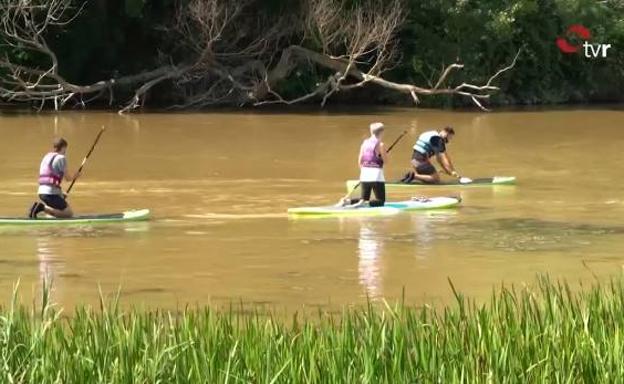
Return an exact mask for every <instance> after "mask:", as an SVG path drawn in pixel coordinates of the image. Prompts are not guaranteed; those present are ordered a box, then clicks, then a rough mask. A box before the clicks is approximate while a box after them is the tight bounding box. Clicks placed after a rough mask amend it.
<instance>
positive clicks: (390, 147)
mask: <svg viewBox="0 0 624 384" xmlns="http://www.w3.org/2000/svg"><path fill="white" fill-rule="evenodd" d="M405 135H407V131H403V133H401V134H400V135H399V137H397V139H396V140H394V142H393V143H392V144H391V145H390V146H389V147H388V149H387V150H386V153H390V151H392V148H394V146H395V145H397V144H398V143H399V141H401V139H402V138H403V136H405ZM360 185H362V182H361V181H359V182H358V183H357V184H355V186H354V187H353V188H351V190H350V191H349V193H347V194H346V195H345V197H344V198H347V197H349V196H351V194H352V193H353V192H355V190H356V189H358V187H359V186H360Z"/></svg>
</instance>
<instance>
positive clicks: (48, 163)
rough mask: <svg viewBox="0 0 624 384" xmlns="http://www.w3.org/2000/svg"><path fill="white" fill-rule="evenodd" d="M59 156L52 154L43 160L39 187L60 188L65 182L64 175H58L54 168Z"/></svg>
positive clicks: (40, 168)
mask: <svg viewBox="0 0 624 384" xmlns="http://www.w3.org/2000/svg"><path fill="white" fill-rule="evenodd" d="M58 155H59V154H58V153H56V152H50V153H48V154H47V155H45V156H44V157H43V160H41V166H40V167H39V185H49V186H51V187H60V186H61V183H62V182H63V176H64V175H63V173H57V172H56V171H55V170H54V168H53V167H52V163H53V162H54V159H56V157H57V156H58Z"/></svg>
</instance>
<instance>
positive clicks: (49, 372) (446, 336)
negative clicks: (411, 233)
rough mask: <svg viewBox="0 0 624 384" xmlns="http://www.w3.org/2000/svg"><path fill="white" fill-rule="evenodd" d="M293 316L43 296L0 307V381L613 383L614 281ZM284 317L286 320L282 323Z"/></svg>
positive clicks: (616, 337)
mask: <svg viewBox="0 0 624 384" xmlns="http://www.w3.org/2000/svg"><path fill="white" fill-rule="evenodd" d="M456 296H457V302H456V304H455V305H453V306H449V307H446V308H444V309H443V310H434V309H430V308H428V307H425V308H421V309H417V308H409V307H404V306H396V307H390V306H386V307H385V308H376V307H368V308H365V309H350V310H347V311H346V312H344V313H343V314H342V315H341V316H335V317H328V316H324V315H322V316H321V317H320V318H313V319H310V318H301V317H299V318H298V317H296V316H295V318H294V319H293V320H292V322H290V321H284V320H278V319H273V318H271V317H270V316H267V315H266V314H264V315H249V314H237V313H234V312H229V313H227V312H225V313H224V312H218V311H213V310H210V309H187V310H185V311H183V312H181V313H168V312H163V311H160V312H142V311H138V310H133V311H130V312H122V311H121V310H120V309H118V307H117V305H115V304H112V305H111V306H108V307H106V306H103V307H102V308H103V309H102V310H101V311H95V310H90V309H84V308H83V309H77V310H76V311H75V312H74V313H72V314H71V315H70V316H66V315H62V314H61V312H59V311H57V310H55V309H54V307H52V306H50V305H49V304H47V295H45V294H44V304H43V305H42V308H40V309H34V310H28V309H25V308H24V307H20V306H18V305H17V304H13V305H12V306H11V307H9V308H4V309H2V310H0V377H1V379H0V380H2V381H3V382H27V383H42V384H43V383H57V382H64V383H147V382H149V383H158V382H160V383H176V382H177V383H187V382H194V383H200V382H201V383H227V382H231V383H300V382H307V383H321V382H322V383H408V382H418V383H421V382H422V383H434V382H442V383H480V382H481V383H486V382H495V383H518V382H522V383H544V382H572V383H576V382H585V383H613V382H621V381H622V380H623V378H624V366H623V365H622V361H623V359H624V356H623V354H624V338H623V337H622V332H623V330H624V282H623V281H621V280H617V281H615V282H612V283H611V284H610V285H608V286H606V287H605V286H603V287H600V286H595V287H593V288H592V289H589V290H585V291H581V292H580V293H573V292H571V291H570V289H569V287H568V286H567V285H565V284H557V283H552V282H551V281H549V280H547V279H543V280H541V281H540V283H539V284H538V285H537V286H536V287H534V288H523V289H520V290H514V289H504V288H502V289H499V290H497V291H496V292H495V293H493V295H492V298H491V300H490V302H489V303H488V304H487V305H483V306H480V305H476V304H474V303H472V302H470V301H468V300H466V299H464V298H463V297H462V296H461V295H459V294H457V295H456ZM285 323H289V324H288V325H286V324H285Z"/></svg>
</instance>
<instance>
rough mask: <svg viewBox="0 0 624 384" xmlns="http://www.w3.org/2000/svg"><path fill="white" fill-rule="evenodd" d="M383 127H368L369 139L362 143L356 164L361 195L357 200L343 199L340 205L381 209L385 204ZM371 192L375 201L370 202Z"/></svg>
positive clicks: (385, 155) (386, 154) (375, 124)
mask: <svg viewBox="0 0 624 384" xmlns="http://www.w3.org/2000/svg"><path fill="white" fill-rule="evenodd" d="M384 130H385V127H384V125H383V123H372V124H371V125H370V133H371V135H370V137H369V138H368V139H366V140H364V142H363V143H362V146H361V147H360V155H359V157H358V163H359V166H360V184H361V188H362V195H361V197H360V198H359V199H351V198H348V197H347V198H345V199H343V201H342V202H341V203H342V205H347V206H350V207H354V208H355V207H359V206H370V207H382V206H383V205H384V204H385V203H386V180H385V178H384V171H383V167H384V164H385V163H387V162H388V153H387V152H386V148H385V146H384V143H383V142H382V141H381V139H382V137H383V133H384ZM371 192H374V193H375V200H371Z"/></svg>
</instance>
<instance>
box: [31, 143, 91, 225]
mask: <svg viewBox="0 0 624 384" xmlns="http://www.w3.org/2000/svg"><path fill="white" fill-rule="evenodd" d="M52 147H53V151H52V152H49V153H48V154H46V155H45V156H44V157H43V160H41V165H40V166H39V190H38V194H39V199H40V200H41V201H38V202H36V203H34V204H33V205H32V207H31V208H30V212H29V215H28V216H29V217H30V218H31V219H36V218H37V214H39V213H41V212H45V213H47V214H48V215H50V216H54V217H58V218H70V217H72V216H73V215H74V213H73V211H72V209H71V207H70V206H69V204H67V201H65V195H63V190H62V189H61V183H62V182H63V180H66V181H68V182H71V181H74V180H75V179H77V178H78V176H79V173H78V172H76V173H74V174H70V173H69V172H68V171H67V159H66V158H65V152H66V151H67V141H66V140H65V139H63V138H58V139H56V140H54V143H53V144H52Z"/></svg>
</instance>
